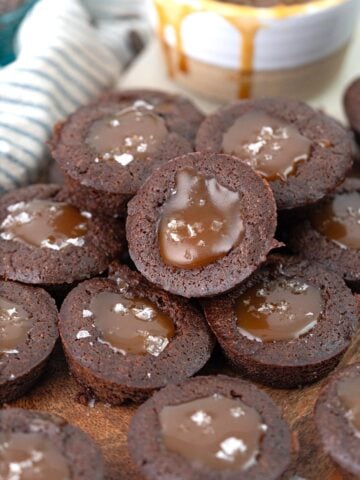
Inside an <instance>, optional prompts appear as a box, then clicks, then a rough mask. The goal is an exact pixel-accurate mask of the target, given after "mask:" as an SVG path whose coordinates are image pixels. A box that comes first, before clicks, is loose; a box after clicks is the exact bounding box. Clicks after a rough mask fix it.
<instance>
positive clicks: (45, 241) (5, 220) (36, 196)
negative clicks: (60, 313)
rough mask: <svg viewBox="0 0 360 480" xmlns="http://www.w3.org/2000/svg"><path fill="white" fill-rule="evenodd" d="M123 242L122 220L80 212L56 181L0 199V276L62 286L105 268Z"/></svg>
mask: <svg viewBox="0 0 360 480" xmlns="http://www.w3.org/2000/svg"><path fill="white" fill-rule="evenodd" d="M124 243H125V242H124V232H123V228H122V227H121V225H120V224H118V223H117V222H116V221H115V220H113V219H102V218H99V217H98V216H96V215H92V214H91V213H89V212H86V211H81V210H79V209H78V208H76V207H75V206H73V205H71V204H70V203H69V202H68V196H67V192H66V190H63V189H61V188H60V187H59V186H57V185H52V184H50V185H43V184H37V185H32V186H30V187H26V188H22V189H20V190H15V191H12V192H10V193H8V194H6V195H4V196H3V197H1V198H0V256H1V263H0V278H1V277H2V278H4V279H10V280H16V281H19V282H23V283H28V284H34V285H43V286H45V287H52V288H53V287H58V288H62V287H63V286H64V285H71V284H73V283H74V282H77V281H80V280H83V279H85V278H88V277H90V276H94V275H98V274H100V273H102V272H103V271H105V270H106V269H107V267H108V265H109V263H110V262H111V261H112V260H113V259H114V258H116V257H117V256H118V255H119V254H120V253H121V251H122V250H123V248H124Z"/></svg>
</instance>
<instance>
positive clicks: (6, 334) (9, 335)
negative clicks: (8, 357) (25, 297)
mask: <svg viewBox="0 0 360 480" xmlns="http://www.w3.org/2000/svg"><path fill="white" fill-rule="evenodd" d="M32 326H33V321H32V319H31V318H30V316H29V314H28V312H27V311H26V310H25V309H24V308H23V307H22V306H21V305H17V304H16V303H14V302H10V301H9V300H7V299H6V298H4V297H0V353H18V350H17V347H18V346H19V345H21V344H22V343H24V342H25V341H26V339H27V336H28V333H29V331H30V329H31V327H32Z"/></svg>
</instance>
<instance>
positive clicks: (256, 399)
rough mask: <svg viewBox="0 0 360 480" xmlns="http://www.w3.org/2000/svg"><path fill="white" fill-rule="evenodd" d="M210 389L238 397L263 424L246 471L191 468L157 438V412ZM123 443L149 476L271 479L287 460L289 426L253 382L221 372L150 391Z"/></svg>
mask: <svg viewBox="0 0 360 480" xmlns="http://www.w3.org/2000/svg"><path fill="white" fill-rule="evenodd" d="M214 393H218V394H221V395H223V396H225V397H228V398H239V399H241V400H242V401H243V402H244V403H245V404H247V405H249V406H251V407H253V408H255V409H256V410H257V411H258V412H259V414H260V415H261V417H262V419H263V422H264V423H265V424H266V425H267V426H268V430H267V432H266V434H265V435H264V438H263V440H262V442H261V447H260V455H259V458H258V461H257V463H256V464H255V465H254V466H252V467H250V468H249V469H247V470H245V471H231V470H224V471H212V470H210V469H208V468H205V467H199V466H195V465H193V464H191V463H190V462H189V461H187V460H185V459H184V458H183V457H181V456H180V455H179V454H176V453H173V452H171V451H169V450H167V449H166V447H165V446H164V444H163V442H162V438H161V427H160V422H159V413H160V412H161V410H162V409H163V407H165V406H168V405H178V404H181V403H185V402H189V401H192V400H195V399H198V398H202V397H207V396H210V395H213V394H214ZM128 445H129V450H130V454H131V456H132V458H133V460H134V462H135V463H136V465H137V466H138V468H139V470H140V471H141V473H142V474H143V475H144V477H145V478H147V479H149V480H165V479H166V480H168V479H170V478H171V479H173V480H180V479H181V480H265V479H266V480H275V479H278V478H279V477H280V476H281V474H282V473H283V472H284V471H285V469H286V468H287V466H288V464H289V462H290V432H289V428H288V426H287V424H286V423H285V421H284V420H283V419H282V418H281V415H280V412H279V409H278V408H277V406H276V405H275V403H274V402H273V401H272V400H271V398H270V397H269V396H268V395H267V394H266V393H264V392H262V391H261V390H259V389H258V388H257V387H255V385H253V384H251V383H249V382H246V381H244V380H240V379H236V378H230V377H227V376H225V375H218V376H208V377H196V378H192V379H190V380H188V381H186V382H184V383H182V384H179V385H168V386H167V387H166V388H164V389H162V390H161V391H160V392H157V393H155V394H154V395H153V396H152V397H151V398H150V399H149V400H147V401H146V402H145V403H144V404H143V405H142V406H141V407H140V408H139V409H138V411H137V412H136V414H135V416H134V417H133V419H132V421H131V424H130V430H129V436H128Z"/></svg>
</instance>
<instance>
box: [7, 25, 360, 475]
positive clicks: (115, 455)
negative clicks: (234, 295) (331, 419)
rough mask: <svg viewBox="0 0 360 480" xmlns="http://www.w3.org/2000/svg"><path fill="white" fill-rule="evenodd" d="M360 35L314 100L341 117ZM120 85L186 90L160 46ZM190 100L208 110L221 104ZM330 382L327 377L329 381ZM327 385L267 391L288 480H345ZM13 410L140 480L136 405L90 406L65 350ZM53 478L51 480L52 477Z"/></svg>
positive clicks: (355, 354) (217, 367)
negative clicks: (331, 453)
mask: <svg viewBox="0 0 360 480" xmlns="http://www.w3.org/2000/svg"><path fill="white" fill-rule="evenodd" d="M359 33H360V32H358V34H357V35H356V36H355V40H354V42H353V44H352V45H351V47H350V49H349V52H348V56H347V59H346V61H345V64H344V67H343V69H342V71H341V72H339V77H338V80H337V83H336V84H335V85H333V86H332V87H331V88H330V90H329V91H328V92H324V95H322V96H321V97H319V98H317V99H313V102H311V103H312V104H313V105H315V106H317V107H323V108H325V109H326V110H327V111H328V112H329V113H331V114H333V115H334V116H336V117H337V118H339V119H341V118H342V109H341V94H342V91H343V88H344V85H346V84H347V83H348V82H349V80H350V79H351V78H352V77H354V76H356V75H359V74H360V70H359V68H360V65H359V62H358V58H359V54H360V34H359ZM119 86H121V87H125V88H126V87H127V88H138V87H146V88H160V89H164V90H173V91H174V90H177V91H181V90H180V89H179V88H178V87H176V85H174V84H172V83H170V82H169V81H168V80H167V79H166V77H165V70H164V68H163V65H162V62H161V57H160V53H159V48H158V45H157V44H156V43H154V44H153V45H151V46H150V48H149V49H148V50H147V51H146V52H145V54H144V55H143V56H141V57H140V59H139V60H138V61H137V62H136V64H135V65H134V66H133V68H132V69H130V71H128V73H127V74H126V75H125V76H124V77H123V79H122V81H121V82H120V84H119ZM191 97H192V98H193V99H194V100H195V101H196V102H197V103H199V104H200V106H201V107H202V108H203V109H204V110H205V111H211V110H212V109H213V108H214V107H215V106H216V104H214V103H212V102H211V101H206V100H202V99H197V98H196V97H194V95H191ZM356 361H360V332H359V333H358V335H357V337H356V338H355V339H354V341H353V343H352V345H351V348H350V349H349V350H348V352H347V353H346V355H345V357H344V358H343V360H342V362H341V364H340V366H344V365H347V364H350V363H353V362H356ZM201 373H203V374H210V373H227V374H230V375H236V374H235V373H234V372H233V371H232V370H231V369H230V367H229V366H228V365H227V364H226V361H225V359H224V358H223V357H222V355H221V354H220V353H217V354H216V355H215V357H214V358H213V359H212V360H211V362H210V364H209V365H208V366H207V367H206V368H205V369H204V370H203V371H202V372H201ZM325 381H326V379H325ZM322 384H323V381H322V382H320V383H318V384H315V385H312V386H310V387H307V388H303V389H300V390H275V389H270V388H264V387H260V388H263V389H264V390H266V391H267V392H268V393H269V394H270V395H271V396H272V398H273V399H274V400H275V402H276V403H277V404H278V405H279V407H280V408H281V410H282V412H283V415H284V417H285V419H286V420H287V421H288V422H289V424H290V426H291V429H292V432H293V443H294V450H295V451H297V453H295V454H294V459H293V464H292V466H291V468H290V470H289V471H288V472H287V473H286V475H285V476H284V477H283V480H290V479H292V480H342V476H341V474H340V473H339V471H338V470H337V468H336V467H335V466H334V465H332V464H331V462H330V461H329V459H327V458H326V457H325V455H324V454H323V453H322V452H321V448H320V447H319V445H318V440H317V435H316V431H315V428H314V423H313V420H312V412H313V407H314V404H315V401H316V398H317V396H318V393H319V390H320V388H321V385H322ZM10 406H16V407H23V408H31V409H37V410H43V411H47V412H51V413H55V414H58V415H61V416H63V417H64V418H66V419H67V420H68V421H69V422H70V423H72V424H74V425H77V426H78V427H80V428H82V429H83V430H84V431H85V432H87V433H88V434H89V435H90V436H91V437H92V438H93V439H94V440H95V441H96V442H97V443H98V445H99V446H100V447H101V449H102V452H103V454H104V458H105V461H106V468H107V477H106V478H107V480H140V479H141V478H142V477H141V475H139V474H138V473H137V472H136V468H135V466H134V465H133V463H132V462H131V459H130V457H129V454H128V451H127V431H128V426H129V422H130V419H131V417H132V415H133V413H134V412H135V410H136V406H134V405H128V406H123V407H110V406H107V405H103V404H101V403H95V404H93V403H92V402H90V404H86V401H84V396H83V395H82V392H81V390H80V388H79V387H78V386H77V384H76V383H75V381H74V380H73V379H72V378H71V376H70V375H69V373H68V370H67V367H66V364H65V361H64V358H63V355H62V352H61V348H60V347H59V348H58V349H57V351H56V353H55V355H54V356H53V358H52V360H51V362H50V364H49V367H48V370H47V373H46V375H45V376H44V377H43V379H42V381H41V382H40V383H39V384H38V385H37V386H36V387H35V388H34V389H33V390H32V391H31V392H30V393H29V394H28V395H26V396H25V397H24V398H22V399H20V400H18V401H17V402H14V403H12V404H11V405H10ZM49 480H50V479H49Z"/></svg>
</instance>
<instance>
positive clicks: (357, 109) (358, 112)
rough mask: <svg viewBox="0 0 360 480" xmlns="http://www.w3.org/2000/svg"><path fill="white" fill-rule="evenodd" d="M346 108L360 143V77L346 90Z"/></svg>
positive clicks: (351, 125)
mask: <svg viewBox="0 0 360 480" xmlns="http://www.w3.org/2000/svg"><path fill="white" fill-rule="evenodd" d="M344 108H345V113H346V116H347V118H348V120H349V124H350V127H351V128H352V130H353V131H354V133H355V137H356V139H357V141H358V142H359V143H360V77H359V78H357V79H356V80H354V81H353V82H352V83H351V85H349V86H348V88H347V89H346V92H345V95H344Z"/></svg>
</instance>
